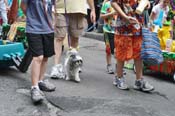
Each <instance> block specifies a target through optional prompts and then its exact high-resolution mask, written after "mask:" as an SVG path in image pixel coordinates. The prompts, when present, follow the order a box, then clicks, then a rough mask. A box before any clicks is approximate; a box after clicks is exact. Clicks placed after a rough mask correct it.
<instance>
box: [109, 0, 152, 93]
mask: <svg viewBox="0 0 175 116" xmlns="http://www.w3.org/2000/svg"><path fill="white" fill-rule="evenodd" d="M111 2H112V3H111V5H112V7H113V8H114V9H115V10H116V11H117V12H118V17H117V21H116V31H115V48H116V53H115V54H116V59H117V72H116V76H115V79H114V82H113V84H114V85H115V86H116V87H118V88H119V89H122V90H128V89H129V88H128V85H127V84H126V83H125V79H124V76H123V67H124V63H125V61H128V60H130V59H134V64H135V66H136V81H135V84H134V89H137V90H141V91H152V90H154V87H153V86H152V85H151V84H149V83H148V82H146V81H145V80H144V78H143V76H142V59H141V57H140V52H141V44H142V34H141V25H142V24H143V22H144V19H143V16H142V15H138V14H136V13H135V12H134V11H135V9H136V7H137V4H138V3H137V1H136V0H112V1H111Z"/></svg>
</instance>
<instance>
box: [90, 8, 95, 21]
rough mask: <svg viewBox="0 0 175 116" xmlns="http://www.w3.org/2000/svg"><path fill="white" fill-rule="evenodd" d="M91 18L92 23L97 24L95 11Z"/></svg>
mask: <svg viewBox="0 0 175 116" xmlns="http://www.w3.org/2000/svg"><path fill="white" fill-rule="evenodd" d="M90 18H91V22H93V23H95V22H96V14H95V10H91V14H90Z"/></svg>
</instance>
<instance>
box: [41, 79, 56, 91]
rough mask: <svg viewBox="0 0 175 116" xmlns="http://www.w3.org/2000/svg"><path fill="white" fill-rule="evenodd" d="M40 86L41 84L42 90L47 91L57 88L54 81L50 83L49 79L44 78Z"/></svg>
mask: <svg viewBox="0 0 175 116" xmlns="http://www.w3.org/2000/svg"><path fill="white" fill-rule="evenodd" d="M38 86H39V88H40V90H42V91H47V92H51V91H55V89H56V87H55V86H54V85H53V84H52V83H50V82H49V81H48V80H44V81H43V82H39V83H38Z"/></svg>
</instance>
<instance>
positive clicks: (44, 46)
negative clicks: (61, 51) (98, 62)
mask: <svg viewBox="0 0 175 116" xmlns="http://www.w3.org/2000/svg"><path fill="white" fill-rule="evenodd" d="M26 35H27V39H28V44H29V50H30V51H31V52H32V56H33V57H37V56H41V55H43V56H44V57H51V56H53V55H54V54H55V52H54V33H49V34H34V33H27V34H26Z"/></svg>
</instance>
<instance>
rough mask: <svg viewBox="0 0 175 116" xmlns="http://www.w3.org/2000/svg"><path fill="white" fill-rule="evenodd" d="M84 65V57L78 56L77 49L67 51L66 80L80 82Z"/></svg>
mask: <svg viewBox="0 0 175 116" xmlns="http://www.w3.org/2000/svg"><path fill="white" fill-rule="evenodd" d="M82 65H83V60H82V57H81V56H80V55H79V54H78V52H77V50H76V49H71V50H69V51H67V54H66V58H65V62H64V67H65V73H66V80H73V81H75V82H80V77H79V71H80V69H81V67H82Z"/></svg>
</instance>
